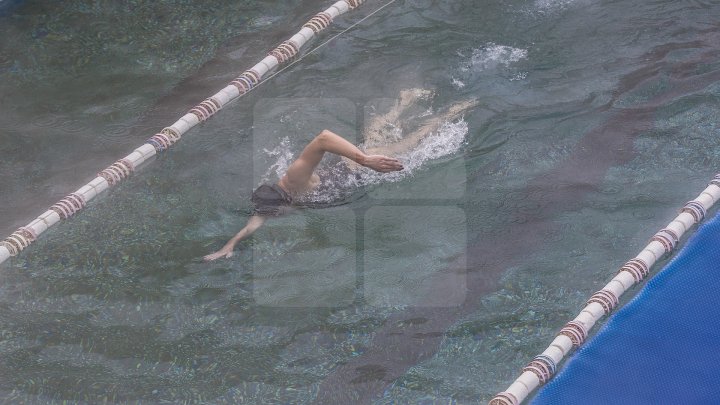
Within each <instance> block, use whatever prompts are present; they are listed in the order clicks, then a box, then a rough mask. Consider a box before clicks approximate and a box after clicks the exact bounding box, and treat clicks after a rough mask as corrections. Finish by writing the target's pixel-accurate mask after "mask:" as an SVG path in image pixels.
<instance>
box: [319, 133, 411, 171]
mask: <svg viewBox="0 0 720 405" xmlns="http://www.w3.org/2000/svg"><path fill="white" fill-rule="evenodd" d="M316 140H317V141H318V142H319V143H320V150H322V151H323V152H330V153H334V154H336V155H340V156H342V157H346V158H348V159H350V160H352V161H354V162H357V163H359V164H361V165H363V166H365V167H369V168H371V169H373V170H375V171H378V172H393V171H398V170H402V169H403V165H402V163H400V161H399V160H397V159H394V158H391V157H387V156H382V155H368V154H366V153H365V152H363V151H361V150H360V149H359V148H358V147H357V146H355V145H353V144H351V143H350V142H348V141H347V140H345V139H344V138H343V137H341V136H340V135H337V134H335V133H333V132H332V131H329V130H327V129H326V130H324V131H322V132H321V133H320V135H318V137H317V138H316Z"/></svg>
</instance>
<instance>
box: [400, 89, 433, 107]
mask: <svg viewBox="0 0 720 405" xmlns="http://www.w3.org/2000/svg"><path fill="white" fill-rule="evenodd" d="M434 95H435V92H434V91H432V90H428V89H405V90H401V91H400V105H401V106H403V107H407V106H409V105H411V104H414V103H415V101H417V100H427V99H430V98H432V96H434Z"/></svg>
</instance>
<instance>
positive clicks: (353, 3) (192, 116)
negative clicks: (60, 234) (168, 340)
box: [0, 0, 364, 263]
mask: <svg viewBox="0 0 720 405" xmlns="http://www.w3.org/2000/svg"><path fill="white" fill-rule="evenodd" d="M363 2H364V0H340V1H338V2H336V3H334V4H333V5H332V6H330V7H329V8H328V9H327V10H325V11H323V12H320V13H318V14H316V15H315V16H314V17H312V18H311V19H310V21H308V22H307V23H305V24H304V25H303V27H302V29H301V30H300V31H299V32H298V33H297V34H295V35H293V36H292V37H291V38H290V39H288V40H287V41H284V42H283V43H281V44H280V45H278V46H277V47H276V48H275V49H273V50H272V51H270V52H269V53H268V55H267V56H266V57H265V58H264V59H263V60H261V61H260V62H258V63H257V64H256V65H255V66H253V67H252V68H250V69H248V70H246V71H245V72H243V73H242V74H241V75H240V76H238V77H237V78H236V79H235V80H233V81H232V82H230V84H228V85H227V86H226V87H225V88H223V89H222V90H220V91H219V92H217V93H216V94H215V95H213V96H211V97H209V98H207V99H205V100H203V101H202V102H201V103H200V104H198V105H196V106H195V107H193V108H192V109H190V111H189V112H188V113H187V114H185V115H183V116H182V117H180V119H179V120H177V122H175V123H174V124H172V125H170V126H169V127H166V128H163V129H162V130H161V131H160V132H158V133H157V134H155V135H153V136H152V137H150V139H148V140H147V142H146V143H145V144H144V145H142V146H140V147H139V148H137V149H135V150H134V151H133V152H132V153H131V154H129V155H127V156H125V157H124V158H122V159H120V160H118V161H117V162H115V163H113V164H112V165H110V166H108V167H107V168H106V169H105V170H103V171H101V172H100V173H98V175H97V177H95V178H94V179H93V180H92V181H90V182H89V183H88V184H86V185H84V186H82V187H81V188H80V189H79V190H77V191H75V192H74V193H71V194H70V195H68V196H67V197H65V198H63V199H62V200H60V201H58V202H57V203H56V204H54V205H53V206H52V207H50V209H49V210H47V211H46V212H44V213H43V214H42V215H40V216H39V217H37V218H36V219H35V220H33V221H32V222H30V223H29V224H28V225H26V226H24V227H21V228H20V229H18V230H17V231H15V232H13V233H12V235H10V236H8V237H7V238H5V239H4V240H2V241H0V263H2V262H4V261H5V260H7V259H8V258H10V257H12V256H16V255H17V254H19V253H20V252H22V251H23V250H24V249H25V248H27V247H28V246H29V245H30V244H31V243H33V241H35V240H36V239H37V237H38V236H40V234H41V233H43V232H45V231H46V230H47V229H48V228H50V227H51V226H53V225H55V224H56V223H58V222H60V220H63V219H67V218H69V217H71V216H72V215H74V214H75V213H76V212H78V211H80V210H82V209H83V208H84V207H85V205H86V204H87V203H88V202H89V201H90V200H92V199H93V198H95V197H96V196H98V195H99V194H100V193H102V192H103V191H105V190H107V189H108V188H110V187H112V186H115V185H117V184H119V183H120V182H122V181H123V180H125V179H126V178H128V177H129V176H130V175H131V174H132V173H133V171H135V169H136V168H137V167H138V166H140V165H141V164H142V163H143V162H145V161H146V160H148V159H150V158H151V157H153V156H154V155H155V154H157V153H160V152H163V151H165V150H167V149H168V148H170V147H171V146H172V145H174V144H175V143H176V142H178V141H179V140H180V138H181V137H182V136H183V134H185V133H186V132H187V131H188V130H190V128H192V127H194V126H195V125H197V124H199V123H200V122H203V121H205V120H207V119H208V118H210V117H212V116H213V115H214V114H215V113H217V112H218V111H220V110H221V109H222V108H223V106H225V105H227V104H228V103H229V102H231V101H233V100H235V99H236V98H238V97H241V96H242V95H244V94H245V93H247V92H249V91H250V90H252V89H253V88H254V87H255V86H257V85H258V84H259V83H260V82H261V81H262V79H263V76H265V75H266V74H267V73H268V72H270V71H272V70H273V69H275V68H276V67H277V66H279V65H282V64H284V63H287V62H288V61H290V60H292V59H293V58H294V57H295V56H296V55H297V54H298V53H299V52H300V49H301V48H302V47H303V45H305V44H306V43H307V42H308V41H310V40H311V39H312V38H313V37H314V36H315V35H317V34H319V33H320V32H321V31H323V30H324V29H326V28H327V27H328V26H330V24H331V23H332V21H333V19H335V18H337V17H338V16H340V15H342V14H345V13H347V12H348V11H350V10H353V9H355V8H357V7H358V6H360V5H361V4H362V3H363Z"/></svg>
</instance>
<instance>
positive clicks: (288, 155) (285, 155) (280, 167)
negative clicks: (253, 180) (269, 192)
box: [261, 136, 293, 183]
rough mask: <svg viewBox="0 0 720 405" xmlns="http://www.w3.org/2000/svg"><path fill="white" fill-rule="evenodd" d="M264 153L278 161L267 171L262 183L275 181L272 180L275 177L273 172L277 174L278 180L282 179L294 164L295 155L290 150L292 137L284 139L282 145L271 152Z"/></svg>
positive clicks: (270, 150) (281, 141) (266, 150)
mask: <svg viewBox="0 0 720 405" xmlns="http://www.w3.org/2000/svg"><path fill="white" fill-rule="evenodd" d="M263 152H265V154H267V155H268V156H270V157H277V159H276V160H275V162H274V163H273V164H272V165H271V166H270V167H269V168H268V169H267V171H266V172H265V174H264V175H263V177H262V179H261V183H268V182H272V181H274V180H271V178H272V177H273V176H272V175H273V172H274V173H275V178H276V179H279V178H281V177H282V176H283V175H284V174H285V172H286V171H287V169H288V167H290V164H292V162H293V153H292V150H291V148H290V137H287V136H286V137H284V138H283V139H281V140H280V143H279V144H278V145H277V146H276V147H274V148H272V149H269V150H268V149H263Z"/></svg>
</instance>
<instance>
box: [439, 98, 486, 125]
mask: <svg viewBox="0 0 720 405" xmlns="http://www.w3.org/2000/svg"><path fill="white" fill-rule="evenodd" d="M478 104H480V102H479V101H478V100H477V99H474V98H473V99H470V100H464V101H460V102H459V103H455V104H453V105H451V106H450V108H448V110H447V112H446V113H445V114H444V117H443V118H445V119H446V120H454V119H456V118H459V117H460V116H461V115H463V114H464V113H465V112H467V110H469V109H471V108H474V107H477V106H478Z"/></svg>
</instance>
